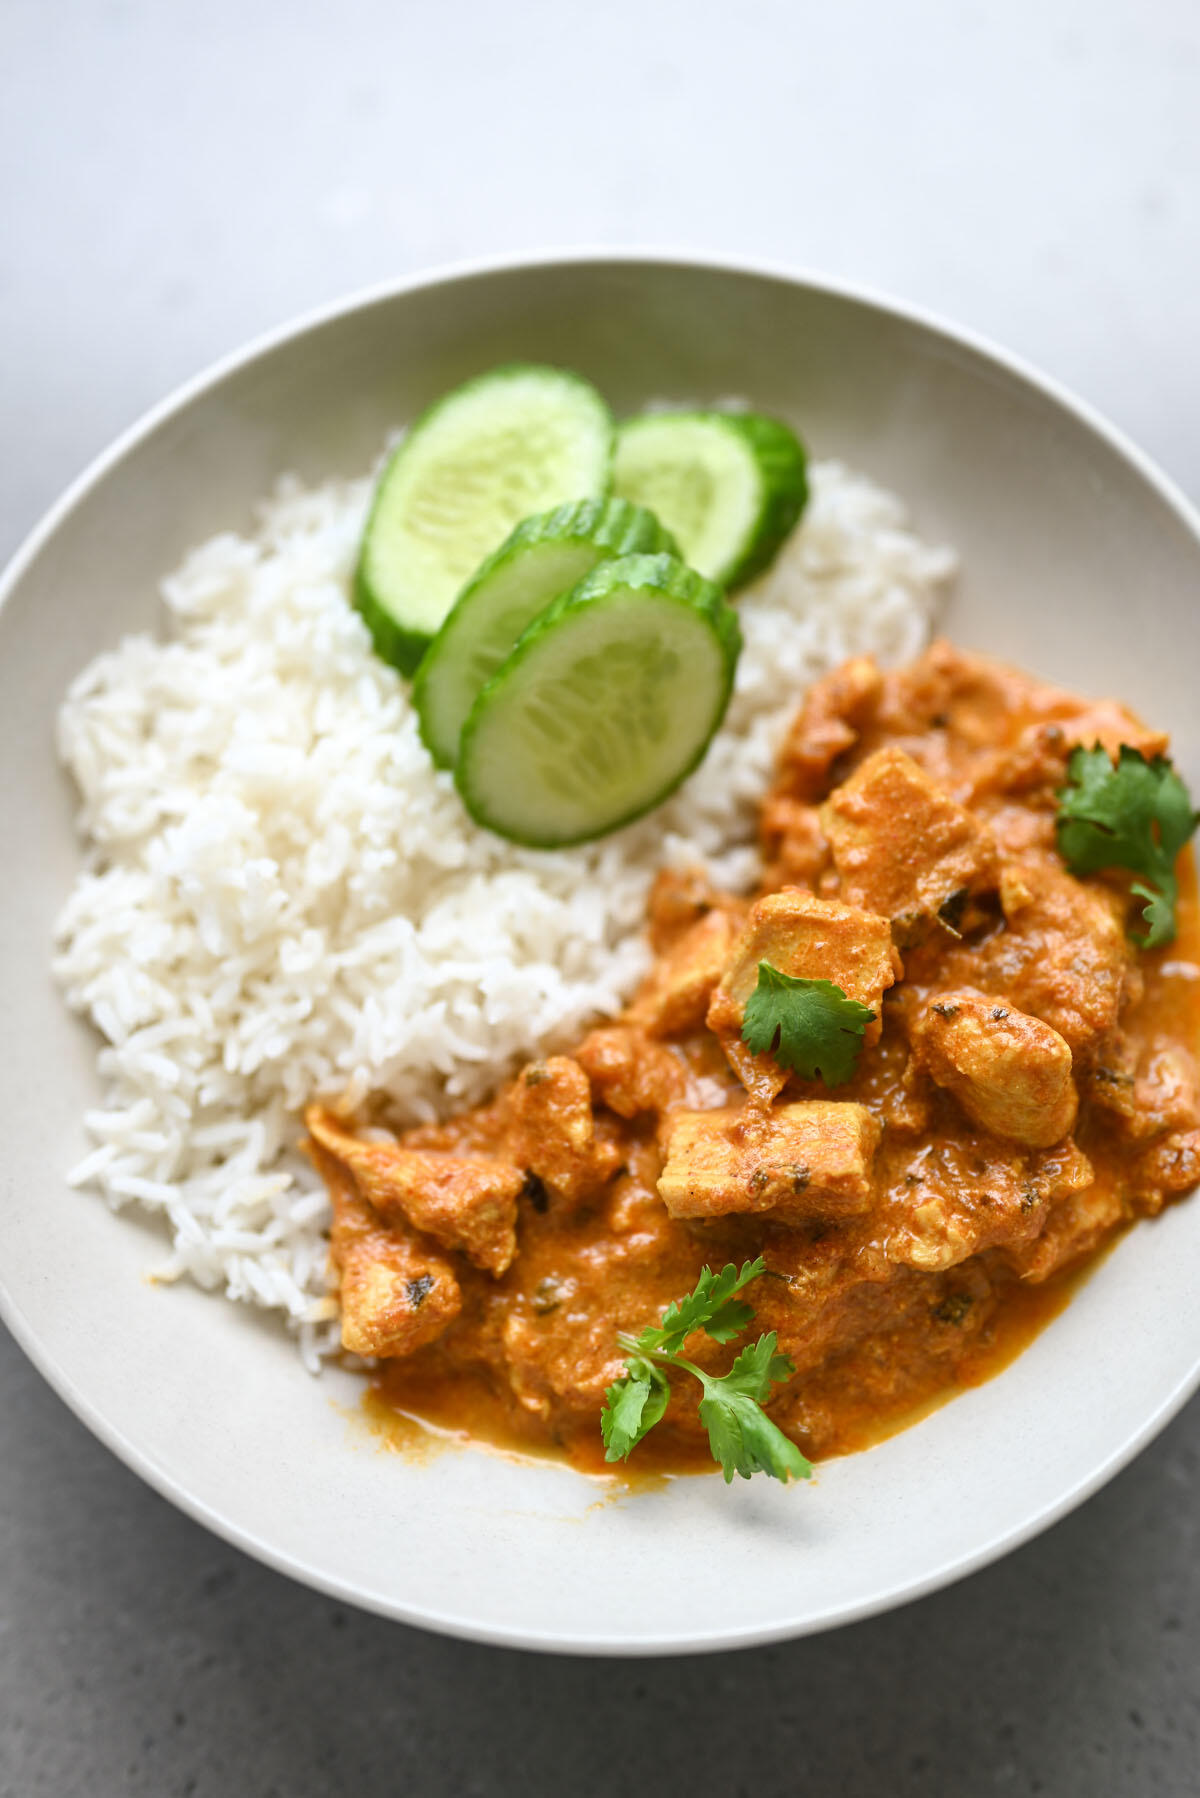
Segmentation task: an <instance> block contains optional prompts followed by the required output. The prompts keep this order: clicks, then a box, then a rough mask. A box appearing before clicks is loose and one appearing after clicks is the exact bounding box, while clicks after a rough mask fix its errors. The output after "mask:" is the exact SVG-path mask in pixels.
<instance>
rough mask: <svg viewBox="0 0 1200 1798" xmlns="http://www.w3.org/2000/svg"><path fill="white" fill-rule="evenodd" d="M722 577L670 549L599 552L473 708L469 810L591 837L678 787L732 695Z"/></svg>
mask: <svg viewBox="0 0 1200 1798" xmlns="http://www.w3.org/2000/svg"><path fill="white" fill-rule="evenodd" d="M741 643H742V638H741V631H740V630H739V628H738V621H737V614H736V613H735V612H734V610H733V608H732V607H731V606H730V605H729V604H728V603H727V601H726V600H725V597H724V595H723V594H722V592H721V590H720V588H719V587H715V586H714V585H713V584H712V582H711V581H706V580H705V579H704V578H703V576H701V575H698V574H696V573H695V572H694V571H693V570H692V569H690V568H685V567H684V565H683V563H682V562H678V561H676V560H675V558H674V557H673V556H665V555H660V556H622V557H621V558H620V559H618V560H616V561H611V562H601V563H600V564H599V566H598V567H596V568H594V569H593V570H592V572H591V574H589V575H587V576H585V578H584V579H583V580H582V581H580V583H579V585H578V586H577V587H574V588H573V589H572V590H571V592H570V593H563V594H560V595H559V597H558V598H557V599H556V600H553V601H551V603H550V605H549V606H547V608H546V610H545V611H544V612H543V613H542V614H541V616H540V617H538V618H535V619H534V621H533V623H532V624H531V625H530V626H529V628H528V630H527V631H526V632H525V633H524V635H523V636H522V637H521V639H520V641H519V642H518V644H517V646H516V648H515V649H514V650H513V652H512V654H511V655H510V656H509V657H508V659H507V661H505V662H504V663H502V664H501V666H500V668H499V670H498V671H497V672H496V673H495V674H494V675H493V676H492V678H491V680H490V681H489V682H488V684H487V685H486V687H484V689H483V691H482V692H481V693H480V695H479V697H478V699H477V700H476V701H475V704H474V705H473V706H472V708H471V712H470V715H469V716H468V718H467V722H466V724H465V726H464V728H463V733H462V743H461V746H460V748H459V754H458V765H457V767H456V769H455V776H454V778H455V780H456V782H457V785H458V790H459V792H460V794H461V795H462V799H463V803H464V804H465V805H466V808H467V810H468V811H469V812H470V814H471V816H472V817H473V818H474V819H475V821H476V822H477V823H479V824H482V825H485V826H486V827H487V829H489V830H494V831H495V832H496V833H497V834H498V835H499V836H502V837H508V838H509V839H510V840H511V841H512V842H515V843H527V844H529V845H531V846H532V847H534V848H539V849H554V848H562V847H565V846H566V845H567V844H569V843H583V842H587V841H588V840H589V839H590V838H592V837H600V836H604V835H605V834H606V833H607V832H608V831H610V830H616V829H617V827H618V826H619V825H621V824H627V823H629V822H630V821H631V820H632V819H633V818H638V817H640V816H641V814H642V813H643V812H648V811H649V810H650V809H651V807H652V806H655V805H657V804H658V803H659V802H660V800H663V799H665V798H666V797H667V795H668V794H669V793H673V792H674V790H675V788H676V787H677V786H678V785H679V783H680V781H682V780H683V779H684V778H685V776H686V775H688V774H690V773H691V771H692V769H693V768H694V767H695V766H696V764H697V763H698V762H699V761H700V759H701V757H702V756H703V754H704V751H705V750H706V749H707V747H708V744H709V741H710V739H711V737H712V734H713V732H714V731H715V730H716V728H717V726H718V725H719V724H720V722H721V719H722V718H723V716H724V714H725V707H726V706H727V705H728V703H729V694H730V690H731V688H732V686H733V676H734V670H735V668H736V667H737V658H738V652H739V650H740V649H741Z"/></svg>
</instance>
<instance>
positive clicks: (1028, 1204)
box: [879, 1127, 1095, 1273]
mask: <svg viewBox="0 0 1200 1798" xmlns="http://www.w3.org/2000/svg"><path fill="white" fill-rule="evenodd" d="M879 1178H880V1181H881V1183H884V1182H885V1183H886V1186H887V1202H886V1210H885V1216H884V1219H883V1227H882V1230H881V1240H882V1242H883V1247H884V1253H885V1254H886V1256H887V1258H888V1260H889V1261H895V1262H901V1263H903V1264H904V1265H905V1266H908V1267H915V1268H919V1269H920V1270H921V1271H922V1272H924V1273H941V1272H944V1271H945V1270H946V1269H947V1268H950V1267H956V1266H957V1265H958V1263H959V1262H960V1261H966V1260H967V1259H968V1257H969V1256H971V1255H978V1254H980V1253H981V1252H982V1251H983V1250H984V1249H992V1248H1005V1249H1013V1248H1020V1247H1021V1245H1022V1244H1024V1243H1028V1242H1032V1241H1033V1239H1034V1237H1036V1236H1039V1235H1040V1234H1041V1232H1042V1230H1043V1229H1044V1228H1045V1225H1046V1220H1047V1218H1048V1216H1049V1215H1050V1211H1051V1209H1052V1207H1053V1206H1055V1205H1056V1204H1058V1203H1060V1202H1061V1201H1063V1200H1064V1199H1067V1198H1069V1197H1071V1196H1072V1195H1073V1194H1076V1193H1081V1192H1083V1191H1085V1190H1086V1189H1087V1188H1088V1187H1090V1186H1091V1185H1092V1183H1093V1180H1094V1178H1095V1176H1094V1171H1093V1169H1092V1164H1091V1162H1090V1161H1089V1160H1088V1159H1087V1156H1086V1155H1084V1154H1082V1153H1081V1152H1080V1150H1079V1149H1078V1148H1076V1146H1075V1144H1074V1143H1073V1142H1071V1141H1070V1140H1068V1141H1067V1142H1065V1143H1062V1144H1059V1145H1058V1146H1057V1147H1056V1148H1054V1149H1053V1150H1044V1149H1043V1150H1029V1149H1019V1148H1017V1147H1016V1146H1015V1145H1013V1146H1011V1147H1010V1146H1009V1145H1008V1144H1006V1143H1001V1142H999V1141H997V1139H996V1138H995V1137H974V1136H971V1135H969V1134H967V1133H963V1134H961V1135H959V1134H956V1133H955V1132H954V1131H953V1130H952V1129H951V1128H949V1127H944V1128H943V1129H941V1130H940V1131H939V1132H938V1134H937V1135H936V1136H935V1137H934V1138H933V1139H932V1140H931V1141H929V1142H927V1143H924V1144H921V1145H917V1146H914V1147H912V1148H908V1147H905V1148H904V1149H903V1151H899V1146H898V1145H896V1144H893V1145H892V1146H891V1150H890V1152H889V1153H888V1155H887V1156H886V1166H885V1167H884V1168H883V1169H882V1170H881V1172H880V1175H879Z"/></svg>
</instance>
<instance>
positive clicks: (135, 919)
mask: <svg viewBox="0 0 1200 1798" xmlns="http://www.w3.org/2000/svg"><path fill="white" fill-rule="evenodd" d="M812 485H813V496H812V500H811V502H810V506H809V510H808V512H807V515H806V517H805V520H804V523H803V525H802V527H801V528H800V530H799V531H798V532H797V533H796V534H795V535H794V537H793V538H792V540H791V542H790V543H789V544H788V545H787V546H786V547H785V550H784V552H783V554H782V555H781V556H780V557H779V559H778V560H777V562H776V563H775V566H774V567H773V568H772V569H771V571H770V572H769V574H768V575H767V576H766V577H764V579H763V580H762V581H760V582H759V584H758V585H757V586H756V587H755V588H753V589H752V590H751V591H749V592H747V593H746V594H745V595H744V596H743V597H742V598H741V600H740V602H739V609H740V613H741V620H742V628H743V632H744V635H745V649H744V652H743V654H742V659H741V663H740V666H739V669H738V678H737V688H736V692H735V696H734V699H733V702H732V704H731V706H730V709H729V713H728V716H727V718H726V720H725V724H724V726H723V728H722V730H721V732H720V733H719V735H718V736H717V738H716V739H715V741H714V743H713V744H712V747H711V749H710V750H709V753H708V756H707V758H706V760H705V762H704V764H703V765H702V767H701V768H700V770H699V771H698V772H697V773H696V774H695V775H693V776H692V778H691V780H689V781H688V782H687V784H686V786H685V787H684V788H683V789H682V791H681V792H680V793H679V794H678V795H677V796H676V797H675V798H674V799H673V800H671V801H670V802H669V803H668V804H667V805H665V806H663V807H662V808H660V810H658V811H657V812H656V813H654V814H653V816H652V817H650V818H648V819H646V820H644V821H643V822H642V823H640V824H636V825H633V826H631V827H630V828H629V829H627V830H625V831H623V832H621V833H620V834H619V835H617V836H614V837H610V838H608V839H607V840H606V841H604V842H601V843H598V844H595V845H593V846H592V847H588V848H582V849H575V850H570V851H560V852H557V853H553V854H544V853H538V852H536V851H530V850H522V849H517V848H514V847H512V846H511V845H509V844H507V843H503V842H501V841H500V840H499V839H497V838H495V837H493V836H490V835H488V834H487V833H486V832H483V831H480V830H478V829H476V828H475V827H474V826H473V825H472V824H471V823H470V822H469V821H468V819H467V818H466V817H465V815H464V813H463V811H462V809H461V807H460V805H459V803H458V800H457V797H456V795H455V792H454V787H453V783H452V781H451V779H450V777H449V776H448V775H446V774H442V773H439V772H437V771H436V770H435V769H434V768H433V767H432V765H431V764H430V761H429V758H428V756H427V754H426V752H425V750H424V748H423V747H422V745H421V743H420V741H419V738H418V736H417V732H416V728H415V722H414V717H413V713H412V710H411V707H410V705H409V701H408V692H407V688H406V686H405V683H404V682H403V681H402V680H400V679H399V678H398V677H397V676H396V675H395V674H394V673H393V672H392V671H391V670H390V669H389V668H387V667H385V666H384V665H383V664H382V663H381V662H379V661H378V660H377V659H376V658H375V656H374V655H373V654H372V652H371V648H370V644H369V641H368V637H367V633H366V630H365V628H364V626H363V624H362V622H361V620H360V619H359V617H358V616H357V614H356V613H355V612H354V611H353V610H352V609H351V607H350V606H349V604H348V603H347V588H348V579H349V576H350V572H351V569H352V566H353V562H354V559H355V553H356V550H357V546H358V539H359V534H360V531H361V529H362V524H363V518H364V514H365V509H366V505H367V500H368V496H369V493H370V482H369V481H368V480H362V481H356V482H349V483H338V482H331V483H329V484H328V485H327V486H324V487H320V488H317V489H313V490H306V489H304V488H302V487H301V486H300V485H299V484H298V483H297V482H296V481H295V480H290V479H289V480H284V481H282V482H281V483H280V484H279V487H278V489H277V490H276V492H275V494H274V496H273V497H272V498H271V499H270V500H268V501H267V502H266V503H265V504H264V505H263V506H262V508H261V513H260V518H261V523H260V528H259V530H258V533H257V535H255V536H254V537H238V536H233V535H224V536H220V537H216V538H214V539H213V540H212V541H211V542H209V543H206V544H204V545H202V546H201V547H200V548H198V549H196V550H194V551H193V552H192V553H191V554H190V555H189V556H188V557H187V558H186V560H185V561H184V563H183V565H182V566H181V567H180V568H179V569H178V570H177V571H176V572H175V573H174V574H173V575H171V576H170V578H169V579H167V580H166V581H164V583H163V598H164V600H165V603H166V606H167V610H168V619H169V634H168V635H167V636H166V638H165V639H164V640H161V641H160V640H159V639H157V638H154V637H149V636H136V637H129V638H127V639H126V640H125V641H124V642H123V643H121V644H120V645H119V647H118V648H116V649H115V650H113V651H112V652H111V653H110V654H107V655H103V656H101V657H99V658H98V659H97V660H96V661H95V662H94V663H93V664H92V665H91V667H89V668H88V669H86V670H85V671H84V673H83V674H82V675H80V677H79V679H78V680H77V681H76V682H75V684H74V686H73V687H72V689H71V691H70V693H69V694H68V696H67V699H66V702H65V704H64V705H63V708H62V712H61V716H60V720H59V742H60V748H61V753H62V756H63V759H64V761H65V762H66V764H67V766H68V767H69V768H70V770H71V772H72V774H73V775H74V777H75V780H76V781H77V783H78V785H79V788H80V791H81V793H82V796H83V804H82V809H81V812H80V818H79V827H80V830H81V832H82V834H83V836H84V839H85V841H86V843H87V845H88V857H87V863H86V866H85V869H84V871H83V872H82V873H81V874H80V876H79V878H78V880H77V881H76V883H75V887H74V890H73V892H72V893H71V896H70V898H69V899H68V901H67V904H66V906H65V907H64V910H63V913H62V916H61V918H60V919H59V923H58V953H57V956H56V960H55V972H56V974H57V976H58V979H59V980H60V981H61V982H62V985H63V987H64V989H65V991H66V995H67V999H68V1001H69V1003H70V1004H71V1005H72V1006H73V1007H74V1008H75V1009H76V1010H77V1011H79V1012H81V1013H83V1014H84V1015H85V1016H86V1017H88V1018H89V1019H90V1020H91V1021H92V1023H93V1024H94V1025H95V1027H96V1029H97V1030H98V1031H99V1033H100V1035H101V1037H102V1038H103V1047H102V1048H101V1050H100V1052H99V1072H100V1077H101V1082H102V1085H103V1090H104V1097H103V1102H102V1104H101V1105H100V1106H99V1108H98V1109H96V1110H95V1111H93V1112H90V1113H89V1114H88V1116H87V1120H86V1122H87V1128H88V1131H89V1133H90V1135H91V1136H92V1137H93V1139H94V1141H95V1144H96V1146H95V1148H94V1150H93V1151H92V1152H91V1153H90V1154H89V1155H88V1156H87V1157H86V1159H85V1160H84V1161H83V1162H82V1163H81V1164H80V1165H79V1166H78V1167H77V1168H76V1169H75V1170H74V1173H73V1175H72V1179H73V1180H74V1181H75V1182H76V1183H78V1184H80V1185H90V1186H94V1187H97V1188H99V1190H100V1191H101V1192H102V1193H103V1194H104V1195H105V1197H106V1198H107V1199H108V1201H109V1203H110V1204H111V1205H112V1206H113V1207H114V1208H116V1207H120V1206H122V1205H124V1204H125V1203H127V1202H128V1201H131V1200H132V1201H135V1202H137V1203H138V1204H141V1205H143V1206H146V1207H147V1208H149V1209H150V1210H151V1211H154V1212H157V1213H160V1214H161V1215H162V1216H163V1217H164V1219H165V1220H166V1222H167V1225H168V1227H169V1230H170V1233H171V1237H172V1244H173V1247H172V1252H171V1256H170V1260H169V1262H168V1264H167V1265H166V1267H165V1268H163V1269H162V1270H161V1273H162V1276H163V1277H166V1278H175V1277H178V1276H180V1275H185V1274H186V1275H188V1276H190V1277H191V1278H192V1279H194V1280H196V1281H197V1282H199V1284H200V1285H202V1286H205V1287H209V1288H212V1289H215V1290H222V1291H223V1292H224V1293H225V1294H226V1295H227V1296H228V1297H229V1298H231V1299H239V1300H245V1301H249V1302H250V1303H253V1304H257V1305H262V1306H267V1307H270V1308H273V1309H275V1310H278V1311H280V1312H282V1313H284V1314H285V1315H286V1317H287V1319H288V1320H289V1322H290V1323H291V1325H292V1326H293V1327H295V1328H296V1329H297V1331H298V1334H299V1337H300V1342H301V1346H302V1349H303V1351H304V1353H305V1357H306V1359H307V1360H308V1362H309V1364H310V1365H314V1364H315V1363H316V1361H317V1359H318V1358H319V1356H320V1354H321V1353H323V1352H325V1351H327V1350H328V1349H330V1348H332V1347H333V1346H334V1344H335V1339H336V1323H335V1321H334V1318H335V1306H334V1302H333V1300H332V1298H331V1297H330V1293H329V1286H328V1275H327V1266H326V1261H327V1245H326V1239H325V1234H324V1233H325V1230H326V1228H327V1223H328V1215H327V1207H326V1202H325V1196H324V1192H323V1190H322V1189H321V1187H320V1183H319V1182H318V1180H317V1178H316V1176H315V1174H314V1173H313V1172H312V1170H311V1169H310V1168H309V1167H308V1166H307V1164H306V1163H305V1162H304V1161H303V1160H301V1159H300V1158H299V1157H298V1156H297V1155H296V1152H295V1143H296V1140H297V1138H298V1135H299V1133H300V1130H299V1123H298V1113H299V1111H300V1109H301V1107H302V1106H303V1105H304V1104H305V1103H306V1101H308V1100H309V1099H311V1098H313V1097H315V1096H324V1097H326V1098H329V1099H345V1100H346V1101H347V1102H349V1103H354V1102H355V1101H357V1100H359V1099H361V1098H362V1097H363V1096H364V1095H366V1094H367V1093H368V1092H378V1091H382V1092H385V1093H387V1094H388V1095H389V1096H390V1098H391V1100H392V1101H393V1102H394V1105H395V1107H396V1109H397V1110H398V1111H399V1112H400V1114H401V1115H402V1116H404V1117H407V1118H410V1119H413V1120H418V1119H424V1118H430V1117H434V1116H436V1115H439V1114H442V1113H444V1112H446V1111H447V1110H450V1109H454V1108H458V1107H461V1106H462V1105H464V1104H469V1103H472V1102H473V1101H476V1100H479V1099H481V1098H483V1097H484V1096H485V1095H487V1094H488V1093H489V1092H490V1091H491V1090H492V1089H493V1088H494V1087H495V1085H496V1084H497V1082H498V1081H499V1080H501V1079H502V1078H503V1077H504V1076H505V1075H507V1074H508V1073H509V1072H511V1071H512V1069H513V1068H514V1067H515V1066H516V1065H518V1064H519V1063H520V1062H521V1061H522V1060H523V1059H527V1058H528V1057H530V1056H531V1055H533V1054H535V1053H538V1052H542V1051H544V1050H545V1049H546V1048H547V1046H553V1045H565V1044H567V1043H568V1042H569V1041H570V1040H571V1039H572V1038H575V1037H577V1036H578V1034H579V1033H580V1031H581V1030H582V1029H583V1028H584V1027H585V1026H586V1025H587V1024H588V1022H589V1021H591V1020H593V1019H595V1018H596V1017H598V1016H602V1015H605V1014H611V1013H613V1012H615V1011H617V1010H618V1009H619V1008H620V1006H621V1005H622V1003H623V1001H624V1000H625V998H626V997H627V995H628V994H629V992H630V990H631V988H632V987H633V985H634V984H635V982H636V981H637V979H638V976H639V974H640V973H641V971H642V969H643V967H644V965H645V957H646V951H645V949H644V946H643V944H642V941H641V937H640V925H641V922H642V919H643V911H644V904H645V899H646V895H647V890H648V888H649V885H650V882H651V881H652V879H653V877H654V875H655V873H656V872H657V870H658V869H659V868H660V867H662V866H663V865H664V864H667V863H675V864H678V863H680V862H697V861H701V862H704V863H706V864H707V865H708V866H709V868H710V869H711V871H712V872H713V874H714V876H715V877H716V878H717V879H718V880H719V881H720V882H722V883H723V884H726V885H730V886H735V887H745V886H748V885H749V884H751V882H752V881H753V879H754V875H755V871H756V866H757V859H756V854H755V850H754V846H753V844H754V833H755V807H756V804H757V802H758V800H759V799H760V798H761V796H762V793H763V790H764V788H765V786H766V785H767V782H768V780H769V777H770V772H771V763H772V758H773V754H774V751H775V748H776V745H777V743H778V740H779V737H780V735H781V733H782V731H783V729H784V728H785V726H786V724H787V722H788V720H789V719H790V718H791V716H792V715H793V713H794V711H795V708H796V705H797V702H798V700H799V699H800V696H801V694H802V693H803V691H804V689H805V687H806V686H807V685H808V683H809V682H810V681H811V680H812V679H813V678H814V677H815V676H817V675H819V674H821V673H823V672H824V671H825V670H827V669H829V668H831V667H833V666H835V665H836V664H837V663H838V662H840V661H841V660H843V658H844V657H846V656H848V655H852V654H855V653H859V652H870V653H872V654H874V655H876V656H878V657H879V658H880V660H882V661H884V662H894V661H898V660H901V659H904V658H906V657H909V656H911V655H914V654H916V653H917V652H918V651H919V650H920V648H921V647H922V645H923V644H924V643H925V641H926V639H927V636H928V632H929V626H930V622H931V619H932V616H933V613H934V610H935V606H936V603H937V599H938V594H939V589H940V588H941V587H942V585H943V583H945V582H946V581H947V580H948V578H949V577H950V575H951V573H952V571H953V557H952V556H951V554H950V552H949V551H947V550H945V549H934V548H930V547H928V546H927V545H925V544H923V543H922V542H921V541H920V540H919V539H918V538H917V537H915V536H914V535H913V534H912V533H911V532H910V531H909V530H908V528H907V526H906V520H905V515H904V511H903V508H902V506H901V505H900V503H899V501H898V500H896V499H895V498H893V497H892V496H891V495H889V494H887V493H884V492H882V491H881V490H880V489H879V488H878V487H875V486H874V485H872V484H871V483H870V482H869V481H867V480H864V479H863V478H862V477H860V476H857V475H854V474H851V473H849V472H847V471H846V470H845V469H843V468H841V467H840V466H838V465H837V464H835V463H825V464H819V465H817V466H816V467H814V469H813V470H812Z"/></svg>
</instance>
